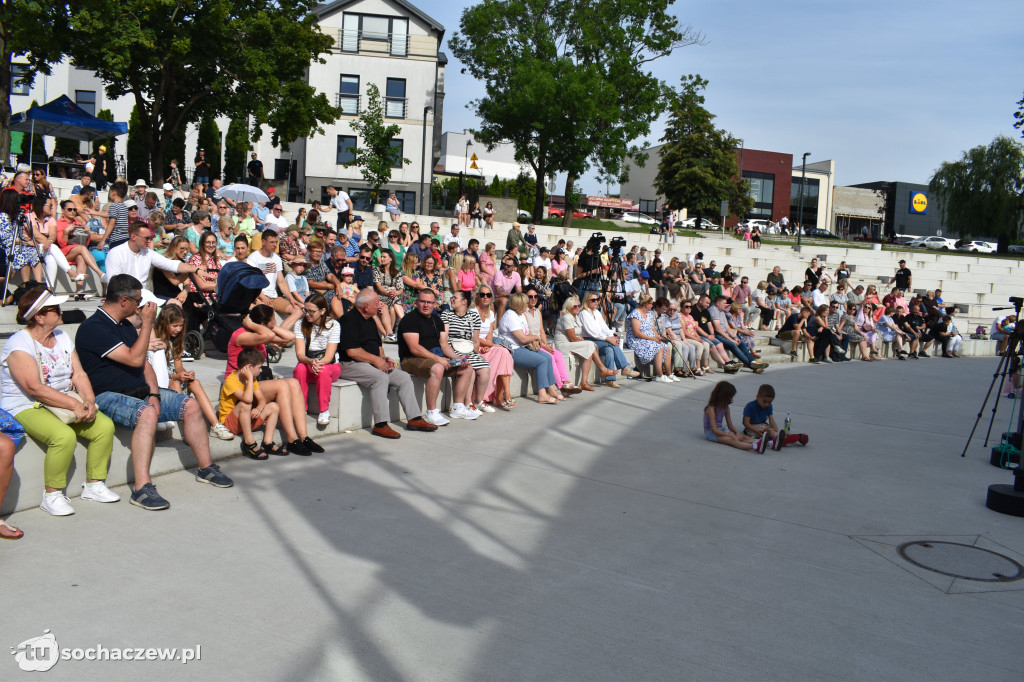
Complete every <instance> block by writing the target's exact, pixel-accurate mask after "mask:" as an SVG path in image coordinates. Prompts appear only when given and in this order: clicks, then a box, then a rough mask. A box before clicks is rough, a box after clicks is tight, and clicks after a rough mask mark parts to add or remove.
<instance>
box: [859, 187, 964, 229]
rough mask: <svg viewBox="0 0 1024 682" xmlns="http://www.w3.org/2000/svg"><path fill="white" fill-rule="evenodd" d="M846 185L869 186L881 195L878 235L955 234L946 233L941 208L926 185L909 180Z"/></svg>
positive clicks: (868, 188)
mask: <svg viewBox="0 0 1024 682" xmlns="http://www.w3.org/2000/svg"><path fill="white" fill-rule="evenodd" d="M850 186H851V187H854V188H860V189H866V190H872V191H874V192H877V193H878V194H879V195H881V196H884V217H883V220H882V226H881V227H882V232H881V234H880V235H878V236H882V237H884V238H891V237H900V236H903V235H911V236H914V237H931V236H933V235H939V236H946V237H951V236H955V235H951V234H949V230H948V229H947V228H946V226H945V224H943V222H942V211H941V210H940V209H939V206H938V203H937V201H936V199H935V198H934V197H932V195H931V193H930V192H929V191H928V185H921V184H917V183H913V182H865V183H862V184H858V185H850Z"/></svg>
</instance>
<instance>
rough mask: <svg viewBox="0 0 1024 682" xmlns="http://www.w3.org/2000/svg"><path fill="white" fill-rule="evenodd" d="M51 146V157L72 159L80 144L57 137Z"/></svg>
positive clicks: (67, 138) (69, 139)
mask: <svg viewBox="0 0 1024 682" xmlns="http://www.w3.org/2000/svg"><path fill="white" fill-rule="evenodd" d="M56 140H57V141H56V142H55V143H54V145H53V155H54V156H59V157H61V158H64V159H73V158H75V154H77V153H78V150H79V149H80V148H81V143H80V142H79V141H78V140H72V139H71V138H70V137H58V138H56Z"/></svg>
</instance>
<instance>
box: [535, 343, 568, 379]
mask: <svg viewBox="0 0 1024 682" xmlns="http://www.w3.org/2000/svg"><path fill="white" fill-rule="evenodd" d="M540 352H541V353H547V354H548V355H550V356H551V366H552V369H553V370H554V372H555V381H556V382H557V383H556V386H557V387H558V388H561V387H562V384H564V383H565V382H567V381H569V368H568V367H566V366H565V356H564V355H562V351H560V350H557V349H556V350H555V351H554V352H553V353H552V352H549V351H546V350H544V349H543V348H541V349H540Z"/></svg>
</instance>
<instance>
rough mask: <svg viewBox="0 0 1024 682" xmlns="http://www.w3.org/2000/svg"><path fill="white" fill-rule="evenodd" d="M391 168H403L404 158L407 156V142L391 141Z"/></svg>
mask: <svg viewBox="0 0 1024 682" xmlns="http://www.w3.org/2000/svg"><path fill="white" fill-rule="evenodd" d="M391 154H392V156H391V167H392V168H401V167H402V157H404V156H405V142H403V141H402V140H391Z"/></svg>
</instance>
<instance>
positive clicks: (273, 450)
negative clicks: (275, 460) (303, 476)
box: [261, 442, 288, 457]
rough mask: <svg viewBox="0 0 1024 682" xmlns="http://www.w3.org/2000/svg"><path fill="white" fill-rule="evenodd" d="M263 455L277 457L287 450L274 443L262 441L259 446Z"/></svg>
mask: <svg viewBox="0 0 1024 682" xmlns="http://www.w3.org/2000/svg"><path fill="white" fill-rule="evenodd" d="M261 449H262V450H263V454H265V455H277V456H278V457H284V456H285V455H287V454H288V451H287V450H285V449H284V448H282V447H278V445H277V444H276V443H267V442H264V443H263V446H262V448H261Z"/></svg>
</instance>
